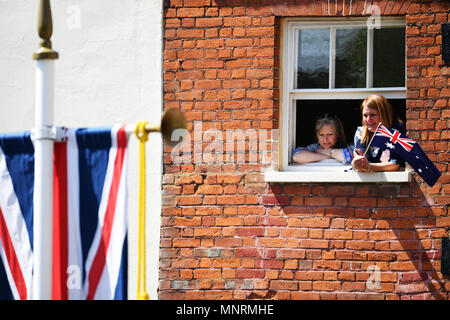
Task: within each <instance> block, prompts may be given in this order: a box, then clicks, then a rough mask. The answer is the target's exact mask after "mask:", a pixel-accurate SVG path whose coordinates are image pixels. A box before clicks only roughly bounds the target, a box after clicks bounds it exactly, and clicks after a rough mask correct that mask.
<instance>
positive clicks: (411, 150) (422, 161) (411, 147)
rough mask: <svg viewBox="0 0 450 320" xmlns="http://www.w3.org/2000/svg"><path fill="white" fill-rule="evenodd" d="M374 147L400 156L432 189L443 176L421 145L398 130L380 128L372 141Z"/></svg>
mask: <svg viewBox="0 0 450 320" xmlns="http://www.w3.org/2000/svg"><path fill="white" fill-rule="evenodd" d="M372 146H375V147H379V148H381V149H384V150H385V149H389V150H390V151H391V152H394V153H395V154H397V155H398V156H400V157H401V158H402V159H403V160H405V161H406V162H408V163H409V165H410V166H411V167H412V168H413V169H414V170H415V171H416V172H417V173H418V174H419V176H420V177H421V178H422V179H423V180H424V181H425V182H426V183H427V184H428V185H429V186H430V187H432V186H433V185H434V184H435V183H436V181H437V180H438V179H439V177H440V176H441V172H440V171H439V170H438V169H437V168H436V166H435V165H434V163H433V162H432V161H431V160H430V159H429V158H428V156H427V155H426V154H425V152H423V150H422V148H421V147H420V146H419V144H418V143H417V142H416V141H414V140H412V139H410V138H408V137H406V136H404V135H402V134H401V133H400V132H399V131H398V130H396V129H391V128H387V127H385V126H383V125H380V126H378V129H377V131H376V132H375V134H374V137H373V140H372Z"/></svg>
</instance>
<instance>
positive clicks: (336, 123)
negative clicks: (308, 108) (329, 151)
mask: <svg viewBox="0 0 450 320" xmlns="http://www.w3.org/2000/svg"><path fill="white" fill-rule="evenodd" d="M326 125H331V126H332V127H333V128H334V131H335V133H336V145H335V146H334V147H336V148H345V147H346V146H347V144H346V139H345V133H344V127H343V126H342V122H341V120H339V118H338V117H336V116H334V115H328V114H325V115H323V116H321V117H319V118H318V119H317V120H316V137H317V136H318V134H319V131H320V130H321V129H322V128H323V127H324V126H326Z"/></svg>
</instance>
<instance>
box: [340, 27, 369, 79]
mask: <svg viewBox="0 0 450 320" xmlns="http://www.w3.org/2000/svg"><path fill="white" fill-rule="evenodd" d="M366 66H367V30H366V29H337V30H336V76H335V87H336V88H364V87H366Z"/></svg>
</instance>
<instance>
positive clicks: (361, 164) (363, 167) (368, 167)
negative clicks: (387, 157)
mask: <svg viewBox="0 0 450 320" xmlns="http://www.w3.org/2000/svg"><path fill="white" fill-rule="evenodd" d="M352 166H353V168H354V169H355V170H356V171H361V172H368V171H375V172H379V171H397V170H398V169H399V168H400V166H399V165H398V164H395V163H392V162H390V161H389V162H379V163H370V162H369V161H367V158H366V157H364V156H362V155H360V154H355V156H354V158H353V161H352Z"/></svg>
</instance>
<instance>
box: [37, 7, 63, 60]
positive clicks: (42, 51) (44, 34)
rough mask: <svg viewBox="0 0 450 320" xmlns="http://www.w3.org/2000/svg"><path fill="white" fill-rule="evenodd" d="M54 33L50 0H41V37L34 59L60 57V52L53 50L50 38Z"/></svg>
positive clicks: (39, 18) (39, 17)
mask: <svg viewBox="0 0 450 320" xmlns="http://www.w3.org/2000/svg"><path fill="white" fill-rule="evenodd" d="M52 33H53V23H52V11H51V8H50V0H40V2H39V16H38V34H39V37H40V38H41V42H40V45H39V49H38V50H37V51H36V52H35V53H34V54H33V59H35V60H42V59H58V52H56V51H54V50H52V42H51V41H50V38H51V36H52Z"/></svg>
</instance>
